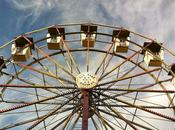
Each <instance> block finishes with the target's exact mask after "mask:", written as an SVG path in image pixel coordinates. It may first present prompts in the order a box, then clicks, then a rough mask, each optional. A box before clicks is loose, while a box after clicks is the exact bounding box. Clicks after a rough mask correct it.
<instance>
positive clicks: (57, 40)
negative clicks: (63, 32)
mask: <svg viewBox="0 0 175 130" xmlns="http://www.w3.org/2000/svg"><path fill="white" fill-rule="evenodd" d="M46 37H47V38H48V39H47V46H48V49H50V50H58V49H62V48H63V40H62V39H61V36H52V37H51V35H50V33H47V36H46Z"/></svg>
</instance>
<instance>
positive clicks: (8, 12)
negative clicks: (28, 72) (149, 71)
mask: <svg viewBox="0 0 175 130" xmlns="http://www.w3.org/2000/svg"><path fill="white" fill-rule="evenodd" d="M174 12H175V1H173V0H0V45H3V44H4V43H6V42H8V41H10V40H11V39H13V38H14V37H16V36H18V35H20V34H22V33H25V32H28V31H32V30H35V29H38V28H41V27H45V26H48V25H52V24H61V23H76V22H95V23H102V24H109V25H116V26H123V27H126V28H128V29H131V30H133V31H136V32H139V33H141V34H144V35H146V36H149V37H151V38H153V39H156V40H158V41H160V42H163V43H164V46H165V47H167V48H170V49H171V50H172V51H174V52H175V36H174V35H175V26H174V22H175V13H174ZM2 51H3V50H0V54H2Z"/></svg>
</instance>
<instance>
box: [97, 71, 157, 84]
mask: <svg viewBox="0 0 175 130" xmlns="http://www.w3.org/2000/svg"><path fill="white" fill-rule="evenodd" d="M158 70H160V68H156V69H152V70H148V71H145V72H141V73H137V74H135V75H131V76H127V77H123V78H119V79H116V80H112V81H107V82H105V83H101V84H98V85H97V86H103V85H107V84H110V83H115V82H118V81H123V80H127V79H130V78H133V77H138V76H141V75H145V74H149V73H151V72H155V71H158Z"/></svg>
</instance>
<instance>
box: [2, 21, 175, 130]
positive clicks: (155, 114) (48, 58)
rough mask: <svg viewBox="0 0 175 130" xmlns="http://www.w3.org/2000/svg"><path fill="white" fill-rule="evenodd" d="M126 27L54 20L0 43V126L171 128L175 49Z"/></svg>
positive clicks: (125, 129) (18, 128) (16, 129)
mask: <svg viewBox="0 0 175 130" xmlns="http://www.w3.org/2000/svg"><path fill="white" fill-rule="evenodd" d="M164 45H166V44H165V43H164V44H163V43H160V42H158V41H156V40H153V39H151V38H148V37H146V36H144V35H141V34H139V33H136V32H133V31H131V30H128V29H126V28H122V27H116V26H110V25H102V24H96V23H74V24H59V25H52V26H48V27H45V28H41V29H38V30H34V31H31V32H27V33H25V34H23V35H20V36H17V37H16V38H14V39H13V40H11V41H10V42H8V43H5V44H4V45H2V46H1V47H0V54H1V57H0V129H2V130H6V129H13V130H24V129H27V130H31V129H36V130H54V129H56V130H88V129H89V130H162V129H166V130H172V129H174V127H175V86H174V85H175V64H174V63H173V62H174V61H175V53H173V52H172V51H170V50H169V49H167V48H166V47H165V46H164Z"/></svg>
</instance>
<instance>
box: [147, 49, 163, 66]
mask: <svg viewBox="0 0 175 130" xmlns="http://www.w3.org/2000/svg"><path fill="white" fill-rule="evenodd" d="M163 59H164V51H163V50H160V52H158V53H150V52H148V51H146V52H145V56H144V61H145V63H146V64H147V65H148V66H157V67H159V66H161V65H162V61H163Z"/></svg>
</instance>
